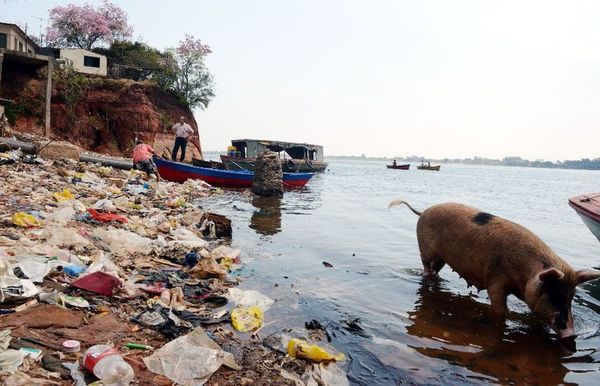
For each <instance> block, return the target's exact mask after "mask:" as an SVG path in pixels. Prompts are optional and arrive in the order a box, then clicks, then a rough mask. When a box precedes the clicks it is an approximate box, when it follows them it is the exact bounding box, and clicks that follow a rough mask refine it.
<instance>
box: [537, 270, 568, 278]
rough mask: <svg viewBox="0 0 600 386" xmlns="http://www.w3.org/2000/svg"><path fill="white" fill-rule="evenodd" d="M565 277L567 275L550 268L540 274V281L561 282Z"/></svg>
mask: <svg viewBox="0 0 600 386" xmlns="http://www.w3.org/2000/svg"><path fill="white" fill-rule="evenodd" d="M563 277H565V274H564V273H562V271H559V270H558V269H556V268H548V269H546V270H544V271H542V272H540V273H538V278H539V279H540V281H551V280H560V279H562V278H563Z"/></svg>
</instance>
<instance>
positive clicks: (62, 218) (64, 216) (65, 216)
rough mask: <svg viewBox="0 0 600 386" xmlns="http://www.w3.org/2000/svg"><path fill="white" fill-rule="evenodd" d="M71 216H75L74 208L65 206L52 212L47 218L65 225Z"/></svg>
mask: <svg viewBox="0 0 600 386" xmlns="http://www.w3.org/2000/svg"><path fill="white" fill-rule="evenodd" d="M73 216H75V209H74V208H72V207H70V206H67V207H64V208H61V209H59V210H57V211H55V212H54V213H52V215H51V216H50V218H49V220H50V221H52V222H54V223H56V224H57V225H66V224H67V222H69V221H71V219H72V218H73Z"/></svg>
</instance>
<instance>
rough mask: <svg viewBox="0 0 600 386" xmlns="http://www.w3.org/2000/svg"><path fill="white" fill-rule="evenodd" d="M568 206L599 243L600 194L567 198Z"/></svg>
mask: <svg viewBox="0 0 600 386" xmlns="http://www.w3.org/2000/svg"><path fill="white" fill-rule="evenodd" d="M569 206H570V207H571V208H573V209H574V210H575V212H577V214H578V215H579V217H581V219H582V220H583V223H584V224H585V225H586V226H587V227H588V228H589V230H590V231H591V232H592V233H593V234H594V236H596V238H597V239H598V241H600V193H587V194H583V195H581V196H576V197H571V198H569Z"/></svg>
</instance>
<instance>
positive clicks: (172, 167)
mask: <svg viewBox="0 0 600 386" xmlns="http://www.w3.org/2000/svg"><path fill="white" fill-rule="evenodd" d="M154 163H155V164H156V168H157V169H158V173H159V174H160V177H161V178H163V179H165V180H167V181H172V182H185V181H186V180H188V179H192V180H202V181H205V182H207V183H209V184H210V185H212V186H217V187H223V188H251V187H252V182H253V181H254V172H253V171H246V170H220V169H211V168H205V167H201V166H192V165H189V164H185V163H181V162H175V161H168V160H165V159H161V158H157V157H155V158H154ZM312 176H313V173H283V179H282V181H283V186H285V187H301V186H304V185H306V183H307V182H308V181H309V180H310V179H311V178H312Z"/></svg>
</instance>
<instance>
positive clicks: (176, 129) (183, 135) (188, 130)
mask: <svg viewBox="0 0 600 386" xmlns="http://www.w3.org/2000/svg"><path fill="white" fill-rule="evenodd" d="M171 130H173V134H175V144H174V145H173V151H172V152H171V159H172V160H173V161H177V153H178V152H179V149H180V148H181V156H180V157H179V162H183V160H184V159H185V150H186V148H187V144H188V139H189V138H190V136H191V135H193V134H194V129H192V127H191V126H190V125H188V124H187V123H186V122H185V117H180V118H179V122H177V123H176V124H174V125H173V127H172V128H171Z"/></svg>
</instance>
